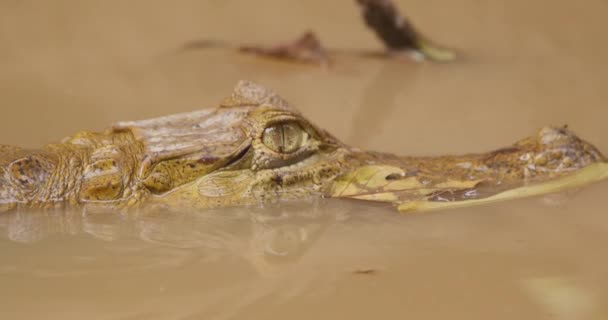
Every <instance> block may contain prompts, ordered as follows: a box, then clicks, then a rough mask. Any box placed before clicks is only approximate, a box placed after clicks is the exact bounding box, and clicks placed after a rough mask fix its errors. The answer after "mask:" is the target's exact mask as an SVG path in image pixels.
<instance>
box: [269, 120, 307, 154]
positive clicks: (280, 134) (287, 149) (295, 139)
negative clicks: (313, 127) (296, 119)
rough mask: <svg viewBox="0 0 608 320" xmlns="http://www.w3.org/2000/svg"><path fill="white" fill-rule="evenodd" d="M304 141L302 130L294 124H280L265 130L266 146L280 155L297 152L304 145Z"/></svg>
mask: <svg viewBox="0 0 608 320" xmlns="http://www.w3.org/2000/svg"><path fill="white" fill-rule="evenodd" d="M302 139H304V138H303V137H302V129H300V127H299V126H298V125H297V124H293V123H283V124H278V125H275V126H272V127H268V128H266V130H264V137H263V141H264V144H266V145H267V146H268V147H269V148H271V149H272V150H274V151H275V152H279V153H291V152H294V151H297V150H298V149H299V148H300V147H301V145H302Z"/></svg>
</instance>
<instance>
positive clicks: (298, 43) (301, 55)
mask: <svg viewBox="0 0 608 320" xmlns="http://www.w3.org/2000/svg"><path fill="white" fill-rule="evenodd" d="M238 50H239V51H240V52H245V53H252V54H255V55H259V56H265V57H270V58H275V59H281V60H290V61H295V62H302V63H310V64H317V65H328V64H329V62H330V59H329V55H328V54H327V50H325V48H324V47H323V45H322V44H321V40H319V38H318V37H317V35H316V34H315V33H314V32H312V31H306V32H304V34H302V35H301V36H299V37H298V38H296V39H295V40H294V41H291V42H287V43H280V44H278V45H275V46H271V47H264V46H251V45H244V46H240V47H239V48H238Z"/></svg>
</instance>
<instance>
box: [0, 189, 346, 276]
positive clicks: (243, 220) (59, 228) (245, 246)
mask: <svg viewBox="0 0 608 320" xmlns="http://www.w3.org/2000/svg"><path fill="white" fill-rule="evenodd" d="M320 202H325V201H323V200H318V201H317V202H316V203H313V204H312V205H311V203H310V202H309V201H307V202H302V203H298V202H296V203H289V204H283V205H281V206H280V207H279V206H278V205H274V206H276V207H273V208H269V207H268V206H266V207H265V208H253V207H252V208H231V209H223V210H206V211H204V212H170V211H167V210H161V209H155V208H148V209H139V210H138V211H137V212H124V213H117V212H111V211H110V210H108V211H104V210H99V209H97V208H93V209H92V208H86V207H85V208H84V209H82V210H71V211H65V210H54V211H48V210H47V211H40V212H30V211H16V212H10V213H6V214H3V215H0V232H1V234H2V236H3V237H6V238H7V239H9V240H11V241H15V242H20V243H35V242H38V241H42V240H45V239H47V238H53V237H55V238H56V237H57V236H69V237H79V236H82V235H90V236H92V237H94V238H95V239H98V240H102V241H127V240H133V239H135V238H136V239H139V240H143V241H145V242H147V243H151V244H156V245H161V246H167V247H173V248H182V249H203V250H207V251H210V250H217V251H218V252H222V253H226V252H232V253H233V254H235V255H237V256H242V257H245V258H247V259H249V260H250V262H251V263H253V265H254V267H256V268H258V271H260V272H261V273H266V272H270V271H272V270H271V268H272V265H275V264H280V265H283V264H285V263H294V262H296V261H298V260H299V259H300V258H301V257H302V256H303V255H304V254H305V253H306V251H307V250H309V249H310V247H311V246H313V245H314V244H315V242H316V241H317V240H318V239H319V238H320V237H322V236H323V234H324V233H325V231H326V230H327V228H328V226H330V225H332V224H335V223H339V222H340V221H344V220H347V219H348V214H347V213H346V212H345V207H344V205H343V204H342V203H341V202H339V201H332V202H331V206H330V209H329V210H328V207H327V204H325V205H324V206H323V208H324V209H323V210H321V209H320V208H321V206H320Z"/></svg>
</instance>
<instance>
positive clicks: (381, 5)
mask: <svg viewBox="0 0 608 320" xmlns="http://www.w3.org/2000/svg"><path fill="white" fill-rule="evenodd" d="M356 1H357V3H359V5H361V7H362V9H363V19H364V20H365V23H366V24H367V26H368V27H370V28H371V29H372V30H374V32H375V33H376V35H377V36H378V38H380V40H382V42H383V43H384V45H385V46H386V47H387V49H388V50H389V51H390V52H391V53H395V52H404V51H406V52H407V51H409V52H412V53H414V54H415V55H414V57H417V58H428V59H431V60H435V61H451V60H454V59H455V58H456V55H455V53H454V52H453V51H451V50H449V49H445V48H440V47H438V46H436V45H434V44H433V43H432V42H431V41H429V40H428V39H426V38H425V37H424V36H422V35H421V34H420V33H419V32H418V31H416V29H415V28H414V26H413V25H412V24H411V23H410V22H409V21H408V20H407V19H406V18H405V17H404V16H403V15H401V14H400V13H399V11H398V10H397V7H396V6H395V4H394V3H393V1H392V0H356Z"/></svg>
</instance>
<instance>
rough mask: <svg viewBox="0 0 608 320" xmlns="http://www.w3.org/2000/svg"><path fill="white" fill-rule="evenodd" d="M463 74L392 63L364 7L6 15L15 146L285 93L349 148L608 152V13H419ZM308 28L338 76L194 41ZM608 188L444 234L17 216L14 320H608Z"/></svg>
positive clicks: (439, 227)
mask: <svg viewBox="0 0 608 320" xmlns="http://www.w3.org/2000/svg"><path fill="white" fill-rule="evenodd" d="M398 3H399V6H400V7H401V8H402V9H403V10H404V11H406V12H407V13H408V15H409V16H410V17H411V18H412V20H413V21H414V22H415V24H416V25H417V26H418V27H419V28H420V29H421V30H423V31H425V33H426V34H427V35H429V36H430V37H431V38H433V39H435V40H436V41H438V42H441V43H443V44H446V45H448V46H451V47H455V48H457V49H458V50H459V52H460V54H461V59H460V60H459V61H458V62H456V63H453V64H433V63H420V64H415V63H411V62H409V63H408V62H405V61H385V60H380V59H370V58H365V57H361V56H357V55H355V54H349V53H348V51H349V50H354V51H356V50H360V49H363V50H379V49H380V48H381V46H380V45H379V44H378V43H377V41H376V40H375V38H374V37H373V36H372V35H371V33H369V32H368V31H367V30H365V28H364V26H363V24H362V23H361V21H360V19H359V14H358V8H357V7H356V6H355V5H354V4H353V1H324V0H315V1H296V0H290V1H285V0H262V1H232V0H231V1H228V0H225V1H219V0H217V1H212V0H208V1H185V0H184V1H160V0H159V1H156V0H155V1H149V0H146V1H144V0H135V1H123V2H117V1H113V2H109V1H93V0H91V1H76V0H56V1H48V2H43V1H10V0H4V1H1V2H0V70H2V72H0V106H1V107H0V108H1V110H2V113H1V116H0V123H1V125H0V143H3V144H19V145H23V146H27V147H36V146H40V145H42V144H44V143H48V142H53V141H57V140H59V139H60V138H62V137H64V136H68V135H71V134H73V133H75V132H77V131H79V130H101V129H103V128H105V127H107V126H108V125H109V124H110V123H112V122H115V121H118V120H130V119H143V118H148V117H153V116H159V115H165V114H170V113H176V112H183V111H190V110H196V109H199V108H203V107H213V106H215V105H216V104H217V102H218V101H219V100H220V99H221V98H223V97H224V96H226V95H228V94H229V93H230V90H231V88H232V86H233V85H234V84H235V83H236V81H237V80H239V79H250V80H255V81H258V82H260V83H263V84H265V85H267V86H269V87H272V88H274V89H275V90H276V91H278V92H279V93H281V94H282V95H283V96H284V97H285V98H287V99H288V100H289V101H290V102H292V103H293V104H294V105H296V106H297V107H299V108H300V109H301V110H302V111H303V113H304V114H305V115H306V116H308V117H309V118H310V119H312V120H313V121H314V122H316V123H317V124H319V125H320V126H321V127H324V128H328V129H330V131H331V132H332V133H334V134H335V135H336V136H338V137H340V138H341V139H342V140H344V141H345V142H347V143H349V144H353V145H358V146H360V147H362V148H368V149H376V150H382V151H391V152H397V153H402V154H440V153H460V152H475V151H484V150H488V149H492V148H495V147H500V146H504V145H507V144H509V143H511V142H513V141H515V140H516V139H519V138H521V137H524V136H527V135H530V134H533V133H534V132H535V131H536V130H537V129H538V128H540V127H542V126H543V125H547V124H568V125H569V126H570V127H571V128H573V129H574V130H575V131H576V132H577V133H578V134H580V135H581V136H583V137H585V138H586V139H588V140H589V141H591V142H593V143H595V144H596V145H597V146H598V147H599V148H600V149H602V150H604V151H605V152H608V129H607V127H606V125H605V123H606V121H607V119H608V108H607V107H606V101H607V100H608V91H607V90H606V83H608V68H607V67H606V62H605V59H606V57H608V45H607V44H606V41H605V34H604V33H605V32H604V31H605V30H606V28H608V24H607V22H606V19H605V17H606V15H607V14H608V2H606V1H600V0H589V1H585V2H576V1H548V0H539V1H534V2H530V1H523V0H513V1H498V0H492V1H476V0H462V1H445V0H442V1H421V0H404V1H398ZM307 28H313V29H314V30H316V31H317V32H318V33H319V35H320V37H321V39H322V41H323V42H324V43H325V45H326V46H327V47H330V48H333V49H339V50H340V53H339V54H337V55H336V56H335V57H334V66H333V67H332V68H331V69H321V68H315V67H310V66H301V65H291V64H287V63H279V62H274V61H269V60H264V59H258V58H255V57H251V56H241V55H238V54H236V53H234V52H231V51H230V50H227V49H221V48H218V49H210V50H192V51H187V52H178V50H177V49H178V48H179V47H180V46H181V45H183V44H184V43H186V42H189V41H193V40H198V39H222V40H226V41H231V42H234V43H271V42H273V41H277V40H284V39H290V38H292V37H295V36H296V35H298V34H299V33H300V32H302V31H304V30H305V29H307ZM606 191H608V184H607V183H599V184H596V185H593V186H590V187H587V188H584V189H583V190H578V191H575V192H569V193H568V194H561V195H555V196H550V197H544V198H534V199H525V200H521V201H513V202H505V203H498V204H495V205H489V206H483V207H475V208H468V209H458V210H446V211H442V212H437V213H432V214H419V215H407V216H404V215H399V214H397V213H396V212H395V211H394V210H392V209H391V208H386V207H382V206H373V205H369V204H362V203H352V202H341V201H312V202H311V201H305V202H301V203H292V204H285V205H281V206H279V207H268V208H256V209H227V210H218V211H205V212H141V213H139V214H127V215H125V214H118V213H112V212H97V211H86V210H84V211H77V212H59V211H58V212H45V213H40V212H18V213H11V214H4V215H0V318H1V319H40V318H45V319H63V320H66V319H311V318H313V319H606V318H608V271H607V270H608V268H607V267H606V266H607V263H608V253H607V252H608V251H607V250H606V244H607V243H608V215H607V212H608V210H607V209H606V207H607V205H608V202H607V200H606Z"/></svg>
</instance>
